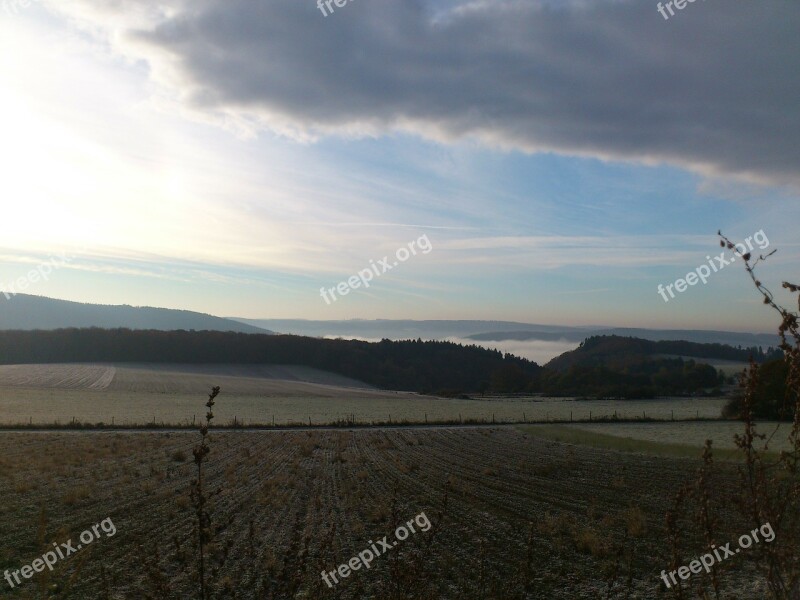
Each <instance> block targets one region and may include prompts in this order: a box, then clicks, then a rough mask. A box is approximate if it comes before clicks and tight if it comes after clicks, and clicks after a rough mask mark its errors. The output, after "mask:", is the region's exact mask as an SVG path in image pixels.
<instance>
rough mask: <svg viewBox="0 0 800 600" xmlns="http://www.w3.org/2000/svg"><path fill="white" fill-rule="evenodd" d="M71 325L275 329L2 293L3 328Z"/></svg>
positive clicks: (199, 316) (184, 313)
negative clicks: (7, 295)
mask: <svg viewBox="0 0 800 600" xmlns="http://www.w3.org/2000/svg"><path fill="white" fill-rule="evenodd" d="M72 327H75V328H85V327H100V328H103V329H116V328H127V329H156V330H159V331H172V330H177V329H185V330H191V329H194V330H197V331H234V332H237V333H272V332H271V331H269V330H265V329H262V328H259V327H256V326H253V325H248V324H246V323H241V322H239V321H232V320H230V319H223V318H221V317H214V316H212V315H207V314H204V313H198V312H192V311H189V310H175V309H171V308H154V307H150V306H144V307H137V306H128V305H104V304H84V303H81V302H72V301H69V300H58V299H55V298H47V297H45V296H32V295H29V294H16V295H11V296H9V297H8V298H6V296H5V294H2V293H0V330H9V329H18V330H32V329H45V330H50V329H65V328H72Z"/></svg>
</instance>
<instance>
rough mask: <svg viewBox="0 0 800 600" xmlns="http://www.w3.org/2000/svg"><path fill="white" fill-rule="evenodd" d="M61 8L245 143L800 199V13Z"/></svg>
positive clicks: (644, 6)
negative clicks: (366, 144) (582, 166)
mask: <svg viewBox="0 0 800 600" xmlns="http://www.w3.org/2000/svg"><path fill="white" fill-rule="evenodd" d="M163 6H164V5H163V3H162V2H161V1H160V0H159V1H158V2H157V1H156V0H135V1H133V0H104V1H102V0H91V1H89V0H58V2H57V3H54V4H53V5H52V6H51V8H52V9H53V10H56V11H61V12H63V13H65V14H67V15H69V16H70V17H71V18H73V19H74V20H75V21H76V22H78V23H81V24H83V25H85V26H88V27H90V28H91V31H93V32H95V33H97V32H101V33H102V34H104V35H106V36H107V39H108V41H109V42H110V43H111V44H112V45H113V46H114V47H115V48H116V49H117V50H118V51H120V52H123V53H125V54H127V55H129V56H130V57H132V58H136V59H140V60H144V61H146V64H147V65H148V67H149V69H150V73H151V76H152V78H153V79H154V80H155V81H157V82H158V83H159V84H161V90H162V92H163V93H164V94H165V96H169V97H170V98H171V100H173V101H177V102H178V103H179V104H180V105H181V106H183V107H185V108H189V109H191V110H192V111H194V112H196V113H197V114H198V115H203V118H205V119H208V118H215V119H217V120H219V121H220V122H223V123H225V125H226V126H229V127H232V128H235V129H236V130H237V131H238V132H240V133H242V132H245V133H252V134H256V133H257V132H259V131H261V130H270V131H273V132H277V133H279V134H282V135H286V136H291V137H294V138H296V139H300V140H304V141H311V140H314V139H317V138H319V137H320V136H326V135H341V136H348V137H352V136H354V137H360V136H380V135H384V134H387V133H392V132H398V131H403V132H412V133H414V134H418V135H420V136H422V137H424V138H426V139H433V140H438V141H441V142H445V143H449V142H454V141H459V140H471V141H478V142H480V143H482V144H487V145H490V146H494V147H498V148H503V149H517V150H522V151H526V152H539V151H542V152H557V153H564V154H568V155H576V156H590V157H599V158H602V159H611V160H628V161H635V162H643V163H647V164H656V163H662V162H665V163H669V164H673V165H677V166H680V167H683V168H687V169H690V170H692V171H694V172H698V173H701V174H703V175H705V176H709V177H728V176H735V177H737V178H742V179H746V180H748V181H752V182H757V183H769V184H783V185H790V186H793V187H794V186H800V174H799V173H800V170H798V164H799V163H800V160H798V158H800V145H798V143H797V140H798V139H800V113H798V112H797V110H796V108H797V98H798V95H799V94H800V78H798V75H797V74H798V73H800V52H798V45H797V41H796V35H797V33H796V32H797V31H798V30H800V4H798V3H796V2H787V1H786V0H764V1H763V2H758V3H755V2H751V1H750V0H725V1H724V2H722V1H714V2H707V3H700V2H697V3H694V4H689V5H687V7H686V8H685V9H684V10H683V11H679V12H678V13H677V14H676V15H675V16H674V17H672V18H671V19H670V20H669V21H665V20H664V19H663V18H662V17H661V16H660V15H659V13H658V12H657V10H656V3H655V2H651V1H641V0H637V1H634V0H597V1H595V2H591V3H589V2H583V1H576V0H564V1H563V2H560V3H556V2H548V1H543V0H531V1H528V2H523V1H502V0H482V1H479V2H467V3H464V2H461V3H459V2H449V3H441V2H438V3H436V2H423V1H422V0H402V1H399V0H369V1H367V0H353V1H352V2H350V3H348V4H346V5H345V6H344V7H341V8H336V9H335V11H334V12H333V14H330V15H329V16H328V17H323V16H322V14H321V12H320V11H319V10H318V9H317V7H316V2H315V0H270V1H266V0H264V1H261V0H259V1H254V0H226V1H225V2H219V1H212V0H193V1H192V2H186V1H176V2H173V3H172V4H171V5H170V6H169V8H168V9H165V8H163Z"/></svg>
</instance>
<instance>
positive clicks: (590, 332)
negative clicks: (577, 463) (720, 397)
mask: <svg viewBox="0 0 800 600" xmlns="http://www.w3.org/2000/svg"><path fill="white" fill-rule="evenodd" d="M534 327H538V326H534ZM594 336H618V337H634V338H640V339H643V340H650V341H654V342H659V341H684V342H695V343H698V344H727V345H729V346H734V347H735V346H743V347H752V346H763V347H764V348H765V349H766V348H767V347H777V346H778V343H779V339H778V335H777V334H774V333H741V332H736V331H713V330H705V329H638V328H628V327H612V328H596V327H593V328H563V329H561V330H560V331H553V330H552V329H547V330H538V329H537V330H530V329H523V330H517V331H491V332H487V333H478V334H475V335H470V336H467V337H468V338H469V339H471V340H475V341H483V342H486V341H505V340H515V341H532V340H546V341H551V340H553V341H555V340H558V339H562V340H566V341H574V342H580V341H582V340H585V339H586V338H588V337H594Z"/></svg>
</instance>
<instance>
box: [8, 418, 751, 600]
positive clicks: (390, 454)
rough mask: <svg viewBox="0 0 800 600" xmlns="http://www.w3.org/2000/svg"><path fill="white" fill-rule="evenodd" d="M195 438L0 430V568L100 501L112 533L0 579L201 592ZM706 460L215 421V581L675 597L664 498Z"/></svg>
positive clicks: (514, 434)
mask: <svg viewBox="0 0 800 600" xmlns="http://www.w3.org/2000/svg"><path fill="white" fill-rule="evenodd" d="M198 440H199V434H197V433H196V432H192V433H188V432H187V433H120V432H104V433H103V432H91V433H78V432H71V433H70V432H61V433H17V432H13V433H3V434H0V481H1V482H2V483H1V484H2V488H3V489H4V492H3V497H4V502H3V503H2V506H1V507H0V531H2V533H3V535H2V537H1V538H0V540H2V541H0V570H5V569H12V570H13V569H19V568H20V567H21V566H22V565H25V564H30V563H31V562H32V561H33V560H34V559H36V558H37V557H39V556H41V555H42V554H43V553H44V552H45V551H47V550H48V549H49V548H50V547H52V543H53V542H55V541H58V542H63V541H65V540H67V539H69V538H72V539H73V540H76V539H78V535H79V534H80V532H81V531H83V530H85V529H87V528H88V527H90V526H91V525H93V524H95V523H99V522H101V521H102V520H103V519H107V518H110V519H112V520H113V523H114V525H115V528H116V531H117V532H116V534H115V535H113V536H111V537H108V536H104V537H102V539H99V540H97V541H95V542H94V543H93V544H91V546H88V547H86V548H84V549H82V550H80V551H78V552H77V553H75V554H74V555H72V556H69V557H67V558H66V559H65V560H62V561H59V563H58V564H57V565H56V567H55V571H54V572H53V573H52V574H51V573H49V572H48V571H47V570H45V571H44V574H36V575H34V577H33V578H32V579H29V580H24V583H23V584H22V585H20V586H17V587H15V588H14V589H13V590H12V589H10V587H9V586H8V584H7V583H6V582H5V581H0V585H2V590H3V591H2V597H4V598H6V597H7V598H40V597H41V598H45V597H64V598H66V597H70V598H87V599H89V598H92V599H94V598H114V599H123V598H125V599H127V598H131V599H133V598H137V599H138V598H144V597H152V598H196V597H198V594H197V592H196V587H197V586H196V581H195V572H196V568H195V565H196V560H195V547H196V543H195V539H196V538H195V536H196V531H195V530H194V529H193V518H194V515H193V509H192V506H191V502H190V500H189V495H188V490H189V487H190V483H191V480H192V479H193V476H194V473H195V466H194V464H193V463H192V459H191V449H192V447H193V446H194V445H195V444H196V443H197V442H198ZM697 466H698V461H696V460H692V459H676V458H659V457H651V456H643V455H638V454H625V453H619V452H615V451H610V450H601V449H594V448H588V447H581V446H572V445H569V444H564V443H559V442H555V441H549V440H544V439H540V438H536V437H533V436H532V435H530V434H529V433H527V432H525V431H521V430H519V429H516V428H513V427H497V428H460V429H433V428H431V429H414V430H411V429H399V430H391V431H384V430H377V431H365V430H357V431H347V430H337V431H310V432H304V431H296V432H287V431H284V432H264V431H260V432H219V433H213V435H212V441H211V454H210V456H209V462H208V463H207V466H206V478H207V479H206V487H207V489H209V490H212V489H216V488H218V487H220V488H221V489H222V491H221V493H220V495H219V496H218V497H216V498H215V499H214V501H213V504H212V506H213V510H212V514H213V526H214V528H215V530H216V531H215V534H214V539H213V542H212V552H211V554H212V557H211V559H210V565H209V571H208V572H209V574H210V578H211V580H212V582H213V588H214V589H213V592H214V595H213V597H214V598H242V599H244V598H259V599H262V598H314V599H316V598H323V599H324V598H342V599H350V598H352V599H356V598H358V599H362V598H375V599H381V600H383V599H389V600H391V599H395V598H396V599H399V598H408V599H412V598H414V599H420V600H422V599H428V598H443V599H451V598H452V599H462V598H463V599H473V598H474V599H487V598H496V599H501V598H502V599H504V600H506V599H509V600H512V599H515V598H519V599H522V598H555V599H561V598H563V599H565V600H566V599H575V598H587V599H589V598H591V599H595V598H606V597H607V598H642V599H644V598H661V597H665V598H666V597H670V596H668V595H667V592H665V590H664V588H663V585H662V584H661V580H660V577H659V574H660V572H661V570H662V569H664V568H666V567H667V565H668V564H669V551H668V548H667V545H666V542H665V539H666V536H665V534H664V527H663V523H664V514H665V511H666V510H667V509H668V508H669V506H670V505H671V499H672V497H673V496H674V493H675V491H676V489H677V488H678V487H679V486H680V485H681V484H683V483H684V482H685V481H686V480H687V478H689V477H691V476H692V474H693V472H694V470H695V469H696V467H697ZM724 487H725V485H723V484H722V483H720V487H718V488H717V489H718V491H719V493H724ZM422 512H424V513H425V514H426V516H427V517H428V519H429V520H430V522H431V523H432V527H431V529H430V530H429V531H427V532H422V531H418V532H416V533H413V534H411V535H410V536H409V537H408V539H406V540H405V541H402V542H399V543H398V545H397V546H396V547H393V548H392V550H391V551H387V552H385V553H384V554H383V555H382V556H378V557H377V558H376V559H375V560H374V562H373V563H372V565H371V568H370V569H368V570H367V569H361V570H359V571H357V572H353V573H351V574H350V575H349V577H347V578H346V579H342V578H340V583H339V584H338V585H335V586H333V587H332V588H329V587H328V586H327V585H326V584H325V583H324V582H323V580H322V578H321V575H320V574H321V572H322V571H323V570H325V571H331V570H334V569H336V568H337V567H338V566H339V565H340V564H343V563H347V562H348V561H349V560H350V559H351V557H354V556H356V555H357V554H358V553H359V552H361V551H363V550H364V549H366V548H370V545H371V543H372V542H374V541H377V540H379V539H382V538H383V536H388V538H387V539H388V540H390V541H391V540H393V539H395V534H394V531H395V527H397V525H398V524H399V523H405V522H407V521H409V520H412V519H413V518H414V517H415V516H416V515H419V514H420V513H422ZM726 527H729V528H730V536H731V538H732V539H733V536H734V535H738V533H740V532H741V531H746V529H745V525H743V524H737V522H736V521H735V519H733V518H732V519H731V520H730V521H729V522H728V523H727V524H726ZM731 567H732V569H733V570H732V571H731V573H729V574H728V575H727V576H726V577H728V578H729V580H730V581H731V583H732V585H733V587H732V589H736V590H737V592H736V593H728V594H727V595H725V596H724V597H726V598H757V597H762V595H763V590H762V589H761V588H760V587H759V585H760V584H759V583H758V578H755V577H752V573H751V571H750V567H749V563H748V559H747V557H745V556H741V557H737V558H736V560H735V563H734V562H732V564H731ZM696 577H698V578H699V577H700V576H696ZM53 586H57V587H53ZM65 587H67V588H69V589H68V590H66V592H65V590H64V588H65ZM47 590H51V591H49V592H48V591H47ZM52 590H61V591H58V592H54V591H52ZM50 594H53V595H52V596H51V595H50Z"/></svg>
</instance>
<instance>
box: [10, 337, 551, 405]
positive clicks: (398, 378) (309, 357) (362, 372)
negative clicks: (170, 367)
mask: <svg viewBox="0 0 800 600" xmlns="http://www.w3.org/2000/svg"><path fill="white" fill-rule="evenodd" d="M63 362H76V363H124V362H134V363H142V362H145V363H153V362H155V363H191V364H203V363H205V364H209V363H228V364H231V363H233V364H285V365H304V366H309V367H314V368H317V369H322V370H325V371H331V372H333V373H338V374H340V375H344V376H346V377H352V378H354V379H359V380H361V381H364V382H366V383H369V384H372V385H374V386H377V387H379V388H383V389H394V390H407V391H417V392H428V393H431V392H447V391H451V392H474V391H480V390H486V389H493V390H495V391H500V392H503V391H516V390H519V389H533V388H535V387H536V382H537V379H538V375H539V373H540V372H541V370H542V369H541V367H540V366H539V365H537V364H536V363H534V362H531V361H528V360H526V359H523V358H517V357H514V356H511V355H510V354H506V355H503V354H502V353H500V352H498V351H496V350H486V349H484V348H480V347H478V346H462V345H460V344H455V343H452V342H423V341H420V340H417V341H401V342H391V341H388V340H383V341H381V342H377V343H370V342H362V341H357V340H327V339H319V338H309V337H300V336H293V335H262V334H245V333H235V332H220V331H155V330H130V329H98V328H89V329H57V330H50V331H0V364H28V363H63Z"/></svg>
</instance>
